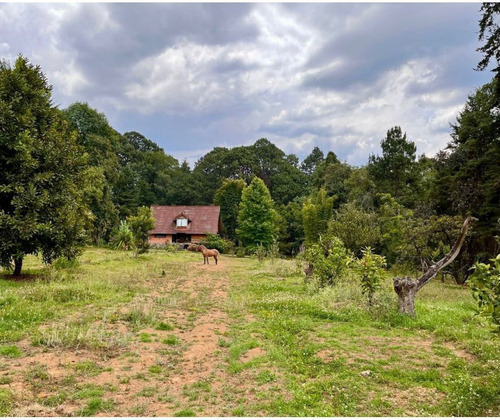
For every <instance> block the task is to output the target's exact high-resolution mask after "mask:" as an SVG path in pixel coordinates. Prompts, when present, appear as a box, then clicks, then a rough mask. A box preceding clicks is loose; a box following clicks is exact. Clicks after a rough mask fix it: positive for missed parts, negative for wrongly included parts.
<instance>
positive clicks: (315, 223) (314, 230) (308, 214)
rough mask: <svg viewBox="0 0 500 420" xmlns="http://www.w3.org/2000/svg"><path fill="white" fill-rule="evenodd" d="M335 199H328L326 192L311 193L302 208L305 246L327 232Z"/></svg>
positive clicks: (321, 190)
mask: <svg viewBox="0 0 500 420" xmlns="http://www.w3.org/2000/svg"><path fill="white" fill-rule="evenodd" d="M334 201H335V197H328V196H327V195H326V191H325V190H323V189H320V190H319V191H313V192H312V193H311V195H310V196H309V198H308V199H307V201H306V202H305V203H304V206H303V207H302V221H303V224H304V237H305V242H306V245H311V244H313V243H315V242H317V241H318V240H319V237H320V235H323V234H325V233H326V232H327V231H328V221H329V220H330V219H331V217H332V215H333V203H334Z"/></svg>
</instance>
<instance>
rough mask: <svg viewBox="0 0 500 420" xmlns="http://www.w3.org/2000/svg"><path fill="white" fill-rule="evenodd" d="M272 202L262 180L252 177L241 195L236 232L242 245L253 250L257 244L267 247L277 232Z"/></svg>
mask: <svg viewBox="0 0 500 420" xmlns="http://www.w3.org/2000/svg"><path fill="white" fill-rule="evenodd" d="M275 221H276V211H275V210H274V203H273V200H272V199H271V195H270V194H269V190H268V189H267V187H266V185H265V184H264V181H262V180H261V179H260V178H257V177H255V178H253V179H252V182H251V183H250V185H249V186H248V187H246V188H245V189H244V190H243V193H242V195H241V203H240V210H239V213H238V228H237V229H236V233H237V235H238V238H239V239H240V240H241V241H242V243H243V245H244V246H245V247H246V248H247V249H248V250H249V251H250V252H253V251H254V250H255V249H256V248H257V247H258V246H259V245H262V246H263V247H264V248H268V247H269V246H271V245H272V243H273V241H274V236H275V235H276V233H277V226H276V223H275Z"/></svg>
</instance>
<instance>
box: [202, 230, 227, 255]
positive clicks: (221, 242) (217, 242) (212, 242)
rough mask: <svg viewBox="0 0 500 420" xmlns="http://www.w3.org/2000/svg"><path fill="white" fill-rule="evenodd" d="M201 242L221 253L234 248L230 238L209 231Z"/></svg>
mask: <svg viewBox="0 0 500 420" xmlns="http://www.w3.org/2000/svg"><path fill="white" fill-rule="evenodd" d="M200 244H201V245H204V246H206V247H207V248H208V249H216V250H218V251H219V252H220V253H221V254H226V253H228V252H230V251H232V249H233V248H234V245H233V243H232V242H231V241H230V240H228V239H222V238H221V237H220V236H219V235H216V234H213V233H207V236H206V238H205V239H204V240H203V241H201V242H200Z"/></svg>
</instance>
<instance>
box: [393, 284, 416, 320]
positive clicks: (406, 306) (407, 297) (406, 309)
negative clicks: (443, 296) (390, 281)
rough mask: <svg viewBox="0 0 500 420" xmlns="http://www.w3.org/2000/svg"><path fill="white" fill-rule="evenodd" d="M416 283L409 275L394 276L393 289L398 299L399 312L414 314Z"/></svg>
mask: <svg viewBox="0 0 500 420" xmlns="http://www.w3.org/2000/svg"><path fill="white" fill-rule="evenodd" d="M417 285H418V283H417V282H416V281H414V280H412V279H411V278H409V277H404V278H400V277H396V278H395V279H394V291H395V292H396V293H397V295H398V299H399V312H401V313H403V314H405V315H410V316H415V295H416V294H417Z"/></svg>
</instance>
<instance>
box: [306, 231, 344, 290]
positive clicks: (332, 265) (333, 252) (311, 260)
mask: <svg viewBox="0 0 500 420" xmlns="http://www.w3.org/2000/svg"><path fill="white" fill-rule="evenodd" d="M302 258H303V260H304V261H305V262H306V263H307V264H309V266H310V267H312V269H313V271H312V275H313V276H314V278H315V279H317V280H318V284H319V286H320V287H324V286H332V285H334V284H335V282H336V281H337V280H338V279H339V278H340V277H341V276H342V274H343V273H344V272H345V270H346V268H347V267H348V266H349V264H350V263H351V261H352V256H351V254H350V252H349V251H348V250H347V249H346V248H345V246H344V244H343V243H342V241H341V240H340V239H339V238H337V237H336V236H332V235H327V236H325V237H321V236H320V240H319V242H318V243H316V244H313V245H310V246H308V247H307V248H306V250H305V252H304V254H303V256H302Z"/></svg>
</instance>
